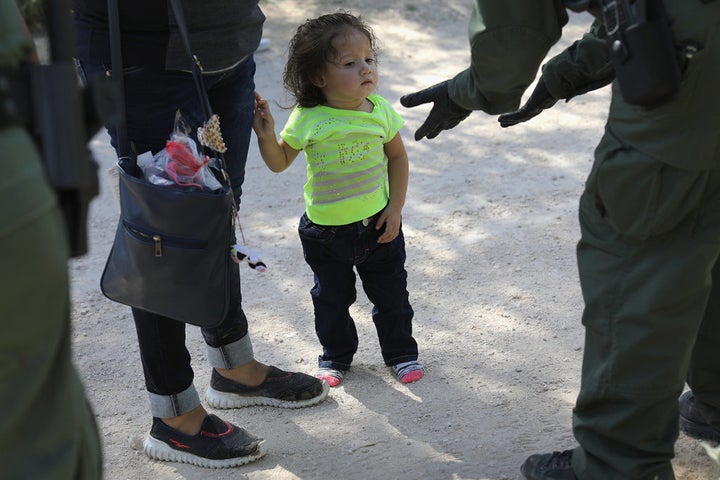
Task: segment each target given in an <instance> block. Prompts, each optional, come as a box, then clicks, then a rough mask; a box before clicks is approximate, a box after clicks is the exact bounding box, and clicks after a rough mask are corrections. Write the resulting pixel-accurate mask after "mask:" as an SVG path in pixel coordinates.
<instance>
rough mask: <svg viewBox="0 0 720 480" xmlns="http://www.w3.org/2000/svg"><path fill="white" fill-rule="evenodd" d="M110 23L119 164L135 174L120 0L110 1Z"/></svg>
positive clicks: (135, 162) (135, 159) (135, 163)
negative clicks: (127, 113) (127, 124)
mask: <svg viewBox="0 0 720 480" xmlns="http://www.w3.org/2000/svg"><path fill="white" fill-rule="evenodd" d="M108 23H109V26H110V57H111V58H110V62H111V68H112V72H117V74H115V75H111V76H110V79H111V81H112V82H113V83H114V84H115V94H116V95H117V101H118V102H117V103H118V107H117V108H118V115H119V117H120V118H119V120H118V122H117V124H116V125H115V135H116V136H117V150H118V164H120V166H121V167H122V168H123V169H124V170H125V171H126V172H128V173H134V172H135V167H136V166H137V158H136V156H135V155H133V152H132V149H131V148H130V142H128V137H127V130H126V127H125V80H124V78H123V74H122V72H123V64H122V44H121V42H120V13H119V11H118V0H108Z"/></svg>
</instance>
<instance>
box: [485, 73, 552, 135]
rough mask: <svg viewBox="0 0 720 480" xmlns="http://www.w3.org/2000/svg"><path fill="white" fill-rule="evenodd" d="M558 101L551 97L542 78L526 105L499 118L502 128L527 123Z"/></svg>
mask: <svg viewBox="0 0 720 480" xmlns="http://www.w3.org/2000/svg"><path fill="white" fill-rule="evenodd" d="M557 101H558V99H557V98H555V97H553V96H552V95H550V92H548V89H547V87H546V86H545V82H544V81H543V79H542V77H540V80H538V83H537V85H536V86H535V90H533V92H532V93H531V94H530V98H528V100H527V102H525V105H523V106H522V107H520V109H519V110H516V111H514V112H510V113H503V114H502V115H500V116H499V117H498V122H500V126H501V127H503V128H504V127H511V126H513V125H516V124H518V123H521V122H527V121H528V120H530V119H531V118H533V117H534V116H536V115H538V114H539V113H540V112H542V111H543V110H545V109H546V108H550V107H552V106H553V105H555V102H557Z"/></svg>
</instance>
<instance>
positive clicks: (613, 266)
mask: <svg viewBox="0 0 720 480" xmlns="http://www.w3.org/2000/svg"><path fill="white" fill-rule="evenodd" d="M565 3H567V4H577V3H586V4H587V3H590V4H591V7H592V6H593V3H596V2H592V1H591V2H570V1H567V2H565ZM597 3H603V4H606V5H605V9H604V10H603V9H602V8H601V7H603V5H599V6H598V5H595V8H594V13H597V12H602V13H603V14H602V15H600V17H602V18H603V20H604V22H605V27H606V33H607V34H608V36H609V43H608V45H609V48H605V49H598V50H596V53H595V54H594V55H598V56H597V57H595V58H594V60H593V61H594V63H593V65H594V67H591V68H589V69H588V70H586V71H585V73H584V74H583V73H582V70H578V64H581V65H586V66H587V65H588V64H587V63H583V60H582V58H580V59H579V58H578V57H577V56H573V55H568V54H566V55H565V57H564V59H565V60H568V59H570V60H572V61H561V59H559V60H556V61H555V62H550V64H548V65H546V66H545V69H544V71H543V75H542V77H543V82H541V83H544V84H545V85H544V86H545V90H546V91H545V92H542V91H540V92H539V93H538V94H537V95H536V96H535V98H534V100H535V103H534V104H532V105H529V106H528V105H525V106H524V107H525V110H524V111H523V109H522V108H521V109H519V110H518V105H519V103H520V99H521V95H522V94H523V92H524V91H525V89H526V88H527V87H528V85H530V83H532V81H533V80H534V78H535V73H536V71H537V69H538V67H539V65H540V63H541V62H542V60H543V58H544V57H545V55H546V54H547V51H548V49H549V48H550V47H551V46H552V45H553V44H555V43H556V42H557V40H558V39H559V37H560V34H561V31H562V27H563V26H564V25H565V24H566V22H567V20H568V15H567V11H566V8H565V7H566V5H564V4H563V2H561V1H560V0H542V1H539V0H511V1H507V2H497V1H495V0H475V2H474V9H473V12H472V17H471V20H470V25H469V31H470V45H471V49H472V60H471V65H470V67H469V68H467V69H466V70H465V71H463V72H460V73H459V74H458V75H456V76H455V77H454V78H452V79H450V80H448V81H446V82H442V83H440V84H438V85H434V86H432V87H429V88H427V89H425V90H422V91H420V92H416V93H412V94H409V95H406V96H404V97H403V98H402V99H401V103H402V104H403V105H404V106H406V107H414V106H416V105H420V104H423V103H430V102H432V103H433V108H432V110H431V112H430V114H429V116H428V118H427V119H426V121H425V123H424V124H423V125H422V126H421V127H420V128H419V129H418V131H417V132H416V135H415V138H416V140H420V139H422V138H424V137H427V138H434V137H435V136H437V135H438V134H439V133H440V132H441V131H442V130H445V129H450V128H453V127H454V126H456V125H457V124H458V123H459V122H461V121H462V120H464V119H465V118H466V117H467V116H468V115H469V114H470V113H471V111H473V110H482V111H484V112H486V113H489V114H500V113H504V112H511V114H508V115H505V116H501V118H500V122H501V124H504V126H509V125H513V124H516V123H519V122H522V121H525V120H527V119H529V118H531V117H532V116H533V115H535V114H537V113H539V111H541V110H542V109H543V108H547V107H548V106H551V105H552V104H553V103H554V101H555V100H557V99H558V98H563V97H564V98H568V97H569V96H571V95H572V94H573V93H574V92H582V91H583V89H584V88H585V89H591V88H593V87H594V86H598V85H600V84H602V81H603V79H604V81H605V82H607V81H609V80H610V79H612V76H613V75H611V74H610V72H608V71H607V69H605V67H604V66H603V65H606V64H607V59H608V56H610V57H611V58H612V59H613V63H612V67H613V68H612V73H614V74H615V75H614V76H616V77H617V78H616V79H615V81H614V82H613V86H612V100H611V105H610V110H609V114H608V119H607V124H606V127H605V133H604V135H603V137H602V139H601V140H600V143H599V145H598V146H597V148H596V150H595V160H594V164H593V167H592V170H591V172H590V174H589V177H588V179H587V182H586V186H585V191H584V192H583V194H582V197H581V199H580V213H579V219H580V226H581V239H580V241H579V243H578V246H577V259H578V267H579V272H580V281H581V286H582V292H583V297H584V300H585V309H584V313H583V316H582V323H583V325H584V326H585V332H586V339H585V349H584V359H583V366H582V382H581V387H580V393H579V396H578V398H577V402H576V405H575V408H574V410H573V431H574V435H575V438H576V440H577V441H578V443H579V446H577V447H576V448H574V449H572V450H566V451H563V452H555V453H552V454H540V455H533V456H531V457H530V458H528V459H527V460H526V461H525V463H524V464H523V465H522V468H521V471H522V473H523V475H524V476H525V477H526V478H528V479H551V478H552V479H576V478H580V479H583V480H585V479H593V480H615V479H618V480H619V479H622V480H627V479H657V480H666V479H673V478H675V476H674V473H673V469H672V465H671V459H672V458H673V446H674V443H675V441H676V439H677V437H678V418H679V419H680V425H681V427H682V429H683V430H684V431H685V432H686V433H688V434H689V435H691V436H694V437H697V438H707V439H711V440H715V441H720V354H718V345H720V263H719V262H718V257H719V256H720V168H719V167H720V128H718V125H720V97H718V95H717V86H718V85H720V2H717V1H715V2H713V1H712V0H647V1H645V0H637V1H635V2H632V1H628V0H618V1H616V2H615V1H613V2H605V1H603V2H597ZM609 4H614V5H615V7H613V5H609ZM618 6H620V7H622V8H623V10H615V11H612V10H611V9H612V8H617V7H618ZM646 9H647V11H651V10H658V9H661V10H663V9H664V12H662V13H663V14H664V17H663V19H664V20H662V21H660V23H663V24H664V25H666V26H667V28H668V30H669V31H668V35H665V33H663V32H660V33H658V35H655V33H654V32H652V31H650V32H649V33H648V30H647V29H645V27H652V28H654V25H645V24H644V23H643V20H645V19H650V20H653V18H651V16H647V18H646V14H647V11H641V10H646ZM608 13H612V14H614V15H613V16H606V14H608ZM647 15H649V14H647ZM635 16H637V17H635ZM628 18H630V19H631V20H632V19H633V18H639V23H638V25H640V24H641V23H643V24H642V25H640V27H641V28H639V29H637V30H634V29H635V28H636V25H635V23H633V22H632V21H631V22H628V21H627V20H628ZM613 19H614V20H613ZM608 21H610V22H613V21H616V22H618V23H619V24H620V25H619V26H620V28H616V27H618V25H615V24H609V22H608ZM656 23H657V22H656ZM638 32H640V33H641V36H644V35H645V34H648V35H649V36H644V37H643V38H645V39H647V38H650V39H655V40H652V41H647V42H644V43H643V42H640V43H638V44H636V43H633V42H635V41H637V40H638V38H637V36H634V35H635V33H638ZM596 33H598V32H596ZM611 33H612V35H614V36H611V35H610V34H611ZM597 36H598V35H595V37H597ZM664 38H667V39H669V43H668V44H669V45H670V46H669V49H670V50H672V54H671V55H670V56H671V57H672V58H673V59H674V61H676V62H677V63H676V64H672V65H671V64H670V63H672V62H670V63H667V62H666V63H667V64H666V65H661V67H668V68H671V69H674V70H676V71H677V83H676V84H675V86H674V87H673V88H671V89H670V93H668V94H666V95H664V96H661V98H655V97H653V95H652V94H653V93H654V92H653V91H650V89H649V87H648V89H645V90H644V86H645V85H646V83H645V81H644V80H643V81H642V82H638V80H639V79H641V78H644V75H645V74H646V73H647V71H650V70H652V69H653V68H655V65H649V64H650V63H652V62H651V60H654V58H655V57H656V55H660V54H661V53H662V51H663V48H665V49H666V50H667V48H666V47H667V45H666V43H667V42H665V41H664V40H662V41H661V39H664ZM587 40H591V39H587ZM595 40H597V38H596V39H595ZM643 47H644V48H646V51H645V52H643V53H638V50H637V48H641V49H642V48H643ZM591 50H592V49H590V50H583V54H588V55H589V57H586V59H587V58H592V57H593V54H592V53H589V52H590V51H591ZM579 52H580V50H578V49H577V46H576V50H575V51H574V54H578V53H579ZM675 53H679V55H677V56H676V55H675ZM621 54H622V55H621ZM613 55H616V56H615V57H613ZM628 59H629V60H628ZM616 61H617V63H616ZM626 61H629V62H630V63H624V62H626ZM646 63H648V65H646ZM603 71H604V73H603ZM578 72H580V73H578ZM607 75H610V78H608V76H607ZM652 77H653V76H652V75H651V76H650V77H648V78H649V80H652ZM669 77H670V83H671V84H672V83H673V82H672V80H673V78H672V77H673V74H670V75H669ZM598 81H600V84H598V83H593V82H598ZM633 82H634V83H633ZM558 85H564V86H565V87H566V88H565V91H564V92H562V91H561V90H562V89H560V88H558ZM648 85H649V84H648ZM540 89H541V90H542V87H540ZM666 93H667V92H666ZM646 94H649V96H648V95H646ZM554 95H558V96H557V97H555V96H554ZM531 98H532V95H531ZM685 382H687V384H688V385H689V386H690V388H691V390H688V391H687V392H685V393H684V394H683V395H682V397H680V395H681V393H682V392H683V389H684V386H685ZM678 397H680V402H678Z"/></svg>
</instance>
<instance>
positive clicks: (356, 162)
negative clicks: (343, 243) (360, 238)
mask: <svg viewBox="0 0 720 480" xmlns="http://www.w3.org/2000/svg"><path fill="white" fill-rule="evenodd" d="M368 100H369V101H370V102H371V103H372V104H373V110H372V112H370V113H367V112H361V111H356V110H342V109H336V108H332V107H327V106H324V105H319V106H317V107H312V108H302V107H295V109H294V110H293V111H292V113H291V114H290V118H288V121H287V123H286V124H285V128H284V129H283V130H282V132H280V136H281V137H282V138H283V140H285V142H286V143H287V144H288V145H290V146H291V147H292V148H294V149H296V150H303V151H304V152H305V159H306V161H307V178H308V181H307V183H306V184H305V187H304V195H305V208H306V213H307V216H308V218H309V219H310V220H311V221H312V222H313V223H317V224H318V225H347V224H348V223H352V222H357V221H359V220H362V219H364V218H368V217H371V216H372V215H374V214H376V213H377V212H379V211H380V210H382V209H383V208H385V205H387V202H388V198H389V191H388V189H389V187H388V180H387V158H386V157H385V152H384V150H383V147H384V145H385V144H386V143H388V142H389V141H390V140H392V139H393V138H394V137H395V135H396V134H397V133H398V131H400V128H402V126H403V124H404V120H403V119H402V117H400V115H398V113H397V112H396V111H395V110H394V109H393V108H392V107H391V106H390V104H389V103H388V102H387V100H385V99H384V98H382V97H381V96H379V95H370V96H369V97H368Z"/></svg>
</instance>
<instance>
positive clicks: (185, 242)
mask: <svg viewBox="0 0 720 480" xmlns="http://www.w3.org/2000/svg"><path fill="white" fill-rule="evenodd" d="M123 225H124V226H125V228H126V229H127V230H128V232H130V234H131V235H133V236H135V237H137V238H139V239H140V240H142V241H144V242H147V243H152V244H153V245H154V250H155V256H156V257H162V256H163V245H165V246H166V247H176V248H187V249H203V248H205V247H206V246H207V242H204V241H200V240H193V239H188V238H181V237H170V236H167V235H165V236H163V235H160V234H158V233H148V232H144V231H142V230H140V229H139V228H138V227H136V226H134V225H131V224H129V223H128V222H123Z"/></svg>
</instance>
